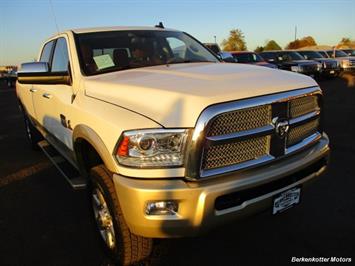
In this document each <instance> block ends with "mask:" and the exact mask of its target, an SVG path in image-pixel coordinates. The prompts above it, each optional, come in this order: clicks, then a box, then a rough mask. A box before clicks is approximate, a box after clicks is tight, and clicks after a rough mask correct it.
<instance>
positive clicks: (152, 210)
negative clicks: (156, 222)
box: [145, 201, 179, 215]
mask: <svg viewBox="0 0 355 266" xmlns="http://www.w3.org/2000/svg"><path fill="white" fill-rule="evenodd" d="M178 206H179V204H178V203H177V202H176V201H155V202H149V203H148V204H147V207H146V209H145V213H146V214H147V215H174V214H176V212H177V211H178Z"/></svg>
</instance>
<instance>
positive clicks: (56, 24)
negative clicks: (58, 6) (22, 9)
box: [48, 0, 59, 34]
mask: <svg viewBox="0 0 355 266" xmlns="http://www.w3.org/2000/svg"><path fill="white" fill-rule="evenodd" d="M48 1H49V5H50V6H51V11H52V15H53V19H54V24H55V27H56V28H57V33H58V34H59V27H58V23H57V18H56V16H55V13H54V8H53V3H52V0H48Z"/></svg>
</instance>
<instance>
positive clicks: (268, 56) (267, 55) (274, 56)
mask: <svg viewBox="0 0 355 266" xmlns="http://www.w3.org/2000/svg"><path fill="white" fill-rule="evenodd" d="M260 55H261V57H262V58H264V59H265V60H270V59H274V60H275V59H277V54H276V53H261V54H260Z"/></svg>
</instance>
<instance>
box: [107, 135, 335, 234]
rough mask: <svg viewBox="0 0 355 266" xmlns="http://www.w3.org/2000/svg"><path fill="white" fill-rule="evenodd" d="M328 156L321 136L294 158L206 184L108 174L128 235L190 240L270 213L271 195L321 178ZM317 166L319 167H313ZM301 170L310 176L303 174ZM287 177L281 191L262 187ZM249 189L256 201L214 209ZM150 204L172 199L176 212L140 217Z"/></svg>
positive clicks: (327, 150) (325, 139) (280, 188)
mask: <svg viewBox="0 0 355 266" xmlns="http://www.w3.org/2000/svg"><path fill="white" fill-rule="evenodd" d="M329 151H330V149H329V139H328V137H327V135H326V134H323V136H322V138H321V139H320V140H319V141H318V142H317V144H315V145H314V146H312V147H310V148H308V149H306V150H304V151H302V152H299V153H297V154H295V155H292V156H289V157H287V158H283V159H282V160H279V161H275V162H273V163H270V164H268V165H265V166H260V167H257V168H254V169H250V170H245V171H238V172H235V173H231V174H229V175H226V176H220V177H216V178H212V179H210V180H205V181H198V182H186V181H185V180H182V179H173V180H168V179H165V180H146V179H144V180H143V179H132V178H127V177H123V176H121V175H118V174H114V177H113V179H114V183H115V187H116V192H117V195H118V199H119V202H120V205H121V208H122V211H123V215H124V217H125V220H126V222H127V225H128V227H129V228H130V230H131V231H132V232H133V233H135V234H137V235H141V236H145V237H153V238H168V237H184V236H194V235H198V234H200V233H202V232H205V231H208V230H210V229H212V228H215V227H217V226H219V225H223V224H225V223H226V222H228V221H233V220H235V219H238V218H241V217H243V216H248V215H250V214H253V213H257V212H259V211H261V210H263V209H266V208H271V206H272V198H273V196H274V195H275V194H278V193H280V192H282V191H284V190H287V189H289V188H292V187H294V186H297V185H301V184H302V185H305V184H306V183H309V181H310V180H312V179H314V178H315V177H317V176H319V175H320V174H321V173H323V172H324V171H325V169H326V165H327V163H328V158H329ZM320 161H322V162H323V163H322V164H319V162H320ZM316 165H317V167H313V166H316ZM318 166H319V167H318ZM305 169H311V170H312V171H311V172H309V171H308V172H307V171H304V170H305ZM313 170H314V171H313ZM303 173H305V174H304V176H303V175H302V174H303ZM300 174H301V175H302V176H299V175H300ZM293 175H298V176H299V177H298V178H297V179H296V181H295V182H291V183H287V184H286V185H284V186H281V187H280V186H274V187H272V188H274V189H271V190H270V186H268V184H273V183H275V184H276V183H279V184H280V183H281V184H283V183H284V182H281V181H283V179H286V178H289V177H290V176H293ZM263 187H269V189H268V190H265V191H263V189H261V193H260V189H259V188H263ZM254 189H255V190H259V194H255V193H252V195H257V196H255V197H252V198H250V197H249V198H246V199H245V200H244V201H243V202H241V203H240V204H239V203H238V205H236V206H229V207H227V208H222V209H221V208H220V207H218V208H217V205H216V202H217V199H220V198H221V197H223V196H225V195H230V194H233V195H235V194H238V192H240V193H241V194H245V193H244V192H245V191H253V190H254ZM155 200H156V201H161V200H175V201H177V202H178V203H179V209H178V211H177V213H176V214H175V215H157V216H154V215H146V213H145V206H146V204H147V203H148V202H150V201H155Z"/></svg>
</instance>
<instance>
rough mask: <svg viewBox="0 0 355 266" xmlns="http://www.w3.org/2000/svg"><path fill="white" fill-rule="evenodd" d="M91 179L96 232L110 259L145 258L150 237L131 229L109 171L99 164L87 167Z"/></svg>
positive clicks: (130, 261)
mask: <svg viewBox="0 0 355 266" xmlns="http://www.w3.org/2000/svg"><path fill="white" fill-rule="evenodd" d="M90 179H91V180H90V181H91V186H90V194H91V201H92V209H93V213H94V217H95V221H96V225H97V229H98V233H99V235H100V236H101V237H100V238H101V239H102V240H103V243H104V246H105V248H106V251H107V252H108V254H109V256H110V257H111V259H113V260H114V261H115V262H118V263H120V264H121V265H135V264H141V263H144V262H146V261H147V259H148V258H149V256H150V254H151V252H152V247H153V239H151V238H145V237H142V236H137V235H135V234H133V233H131V232H130V230H129V228H128V226H127V224H126V222H125V219H124V217H123V213H122V210H121V207H120V204H119V202H118V198H117V195H116V191H115V187H114V184H113V181H112V174H111V172H110V171H109V170H108V169H107V168H106V167H105V166H104V165H98V166H95V167H93V168H92V169H91V170H90ZM102 200H104V201H102ZM98 210H100V211H101V212H99V211H98ZM107 214H108V215H107ZM103 228H105V229H103ZM105 235H106V237H105Z"/></svg>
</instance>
